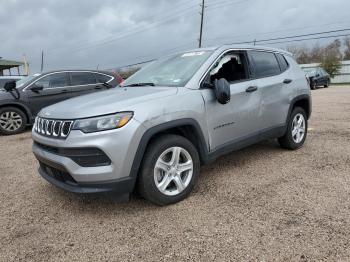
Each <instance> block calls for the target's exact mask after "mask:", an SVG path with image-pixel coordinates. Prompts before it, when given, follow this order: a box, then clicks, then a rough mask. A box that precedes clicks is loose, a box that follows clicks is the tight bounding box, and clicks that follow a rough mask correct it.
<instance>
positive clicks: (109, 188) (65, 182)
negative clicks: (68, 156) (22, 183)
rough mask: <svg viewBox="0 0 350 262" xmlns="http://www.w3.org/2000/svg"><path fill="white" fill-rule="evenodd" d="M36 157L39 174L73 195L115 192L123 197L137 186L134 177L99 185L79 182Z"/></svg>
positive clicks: (59, 167) (62, 170)
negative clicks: (38, 164)
mask: <svg viewBox="0 0 350 262" xmlns="http://www.w3.org/2000/svg"><path fill="white" fill-rule="evenodd" d="M35 156H36V158H37V159H38V161H39V163H40V167H39V174H40V175H41V176H42V177H43V178H44V179H46V180H47V181H48V182H50V183H51V184H53V185H55V186H57V187H59V188H61V189H64V190H66V191H69V192H72V193H82V194H91V193H107V192H114V193H117V194H118V195H119V194H120V195H122V194H128V193H131V192H132V191H133V188H134V185H135V181H134V180H135V179H134V178H132V177H126V178H121V179H117V180H111V181H104V182H99V183H82V182H77V181H76V180H75V179H74V178H73V177H72V176H71V175H70V174H69V173H68V172H67V170H66V169H65V168H64V167H63V166H61V165H59V164H57V163H54V162H51V161H48V160H47V159H44V158H41V157H40V156H38V155H36V154H35Z"/></svg>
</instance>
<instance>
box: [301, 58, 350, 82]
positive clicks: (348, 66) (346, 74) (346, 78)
mask: <svg viewBox="0 0 350 262" xmlns="http://www.w3.org/2000/svg"><path fill="white" fill-rule="evenodd" d="M319 66H320V63H313V64H301V65H300V67H301V68H317V67H319ZM331 82H332V83H334V84H348V83H350V60H349V61H342V67H341V69H340V72H339V73H338V74H336V75H335V76H334V78H332V79H331Z"/></svg>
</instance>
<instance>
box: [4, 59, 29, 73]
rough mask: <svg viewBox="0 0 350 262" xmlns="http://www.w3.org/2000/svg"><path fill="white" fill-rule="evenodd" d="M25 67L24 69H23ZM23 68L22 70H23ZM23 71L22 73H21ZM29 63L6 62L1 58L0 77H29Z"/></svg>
mask: <svg viewBox="0 0 350 262" xmlns="http://www.w3.org/2000/svg"><path fill="white" fill-rule="evenodd" d="M22 67H23V68H22ZM21 68H22V70H21ZM21 71H22V73H21ZM28 73H29V66H28V63H27V62H26V61H25V62H18V61H11V60H6V59H3V58H2V57H0V76H3V75H28Z"/></svg>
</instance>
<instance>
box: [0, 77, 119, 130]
mask: <svg viewBox="0 0 350 262" xmlns="http://www.w3.org/2000/svg"><path fill="white" fill-rule="evenodd" d="M122 80H123V79H122V78H121V77H120V76H119V75H118V74H116V73H114V72H106V71H94V70H66V71H52V72H47V73H43V74H35V75H31V76H28V77H25V78H23V79H20V80H18V81H17V82H14V81H12V82H7V84H5V86H4V90H3V91H0V134H2V135H12V134H17V133H20V132H22V131H23V130H24V129H25V127H26V125H30V124H33V122H34V119H35V116H36V115H37V113H38V112H39V111H40V110H41V109H42V108H43V107H46V106H49V105H52V104H55V103H57V102H60V101H63V100H66V99H69V98H73V97H76V96H80V95H85V94H89V93H92V92H98V91H101V90H106V89H109V88H111V87H116V86H117V85H119V84H120V83H121V81H122Z"/></svg>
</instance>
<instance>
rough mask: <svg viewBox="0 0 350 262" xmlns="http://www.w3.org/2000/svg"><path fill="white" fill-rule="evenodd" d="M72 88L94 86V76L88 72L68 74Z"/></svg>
mask: <svg viewBox="0 0 350 262" xmlns="http://www.w3.org/2000/svg"><path fill="white" fill-rule="evenodd" d="M70 75H71V79H72V86H79V85H90V84H96V78H95V74H93V73H89V72H72V73H70Z"/></svg>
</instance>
